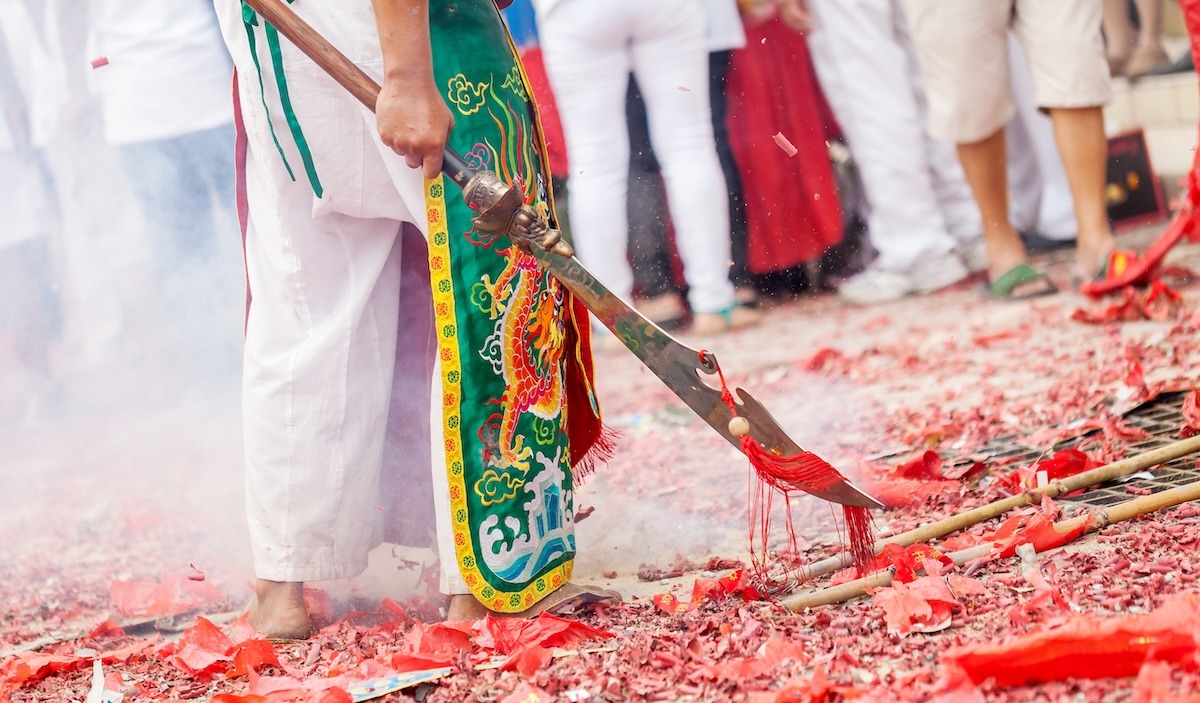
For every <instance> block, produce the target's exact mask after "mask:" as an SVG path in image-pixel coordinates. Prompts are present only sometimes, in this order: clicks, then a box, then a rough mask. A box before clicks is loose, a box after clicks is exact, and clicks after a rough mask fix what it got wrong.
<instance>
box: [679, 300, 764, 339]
mask: <svg viewBox="0 0 1200 703" xmlns="http://www.w3.org/2000/svg"><path fill="white" fill-rule="evenodd" d="M760 320H762V313H761V312H759V311H758V310H755V309H753V308H748V307H746V306H744V305H740V304H738V303H734V304H733V305H730V306H729V307H727V308H725V309H724V310H721V311H718V312H700V313H696V314H695V316H693V318H692V334H696V335H714V334H721V333H723V332H732V331H733V330H740V329H745V328H747V327H753V326H754V325H757V324H758V323H759V321H760Z"/></svg>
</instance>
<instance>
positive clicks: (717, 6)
mask: <svg viewBox="0 0 1200 703" xmlns="http://www.w3.org/2000/svg"><path fill="white" fill-rule="evenodd" d="M745 45H746V30H745V29H744V28H743V27H742V16H741V14H740V13H738V6H737V0H708V50H709V51H728V50H730V49H740V48H742V47H743V46H745Z"/></svg>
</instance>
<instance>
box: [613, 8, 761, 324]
mask: <svg viewBox="0 0 1200 703" xmlns="http://www.w3.org/2000/svg"><path fill="white" fill-rule="evenodd" d="M706 9H707V11H708V95H709V108H710V112H711V115H712V126H713V142H714V143H715V145H716V148H717V158H719V159H720V161H721V171H722V172H723V173H724V175H725V189H726V193H727V195H728V199H729V239H730V250H731V269H730V278H731V279H732V280H733V283H734V289H735V298H736V300H737V302H738V304H739V305H744V306H747V307H754V306H756V305H757V304H758V295H757V292H756V291H755V289H754V286H753V282H752V280H751V277H750V275H749V270H748V268H747V266H746V253H747V252H746V246H747V244H746V205H745V201H744V199H743V191H742V180H741V176H740V175H739V173H738V165H737V162H736V160H735V159H734V156H733V150H732V147H731V146H730V140H729V129H728V127H727V123H726V117H727V114H728V98H727V90H726V85H727V82H728V76H729V67H730V63H731V61H732V58H733V54H734V53H735V51H734V50H735V49H740V48H741V47H743V46H745V44H746V35H745V33H744V32H743V31H742V21H741V17H740V16H739V13H738V6H737V2H736V0H708V1H707V3H706ZM625 118H626V120H627V122H628V127H629V146H630V152H631V158H630V161H629V194H628V207H629V258H630V261H631V263H632V264H633V279H634V295H635V300H636V302H637V308H638V310H640V311H641V312H642V313H643V314H645V315H646V316H647V317H649V318H650V319H651V320H654V321H655V322H657V323H659V324H662V325H666V326H667V327H679V326H682V325H683V323H684V322H685V321H686V319H687V315H688V310H687V305H686V304H685V303H684V300H683V296H682V293H683V292H684V291H686V285H684V283H683V281H682V277H681V276H680V275H679V273H680V272H679V270H678V269H679V267H678V266H677V263H678V259H677V258H676V256H675V250H674V248H673V247H672V241H673V239H674V236H673V228H672V227H671V222H670V217H669V216H668V214H667V203H666V199H665V189H664V187H663V181H662V172H661V168H660V166H659V163H658V159H657V158H656V157H655V155H654V147H653V146H652V144H651V141H650V127H649V123H648V122H647V118H646V103H645V101H644V100H643V99H642V94H641V91H640V90H639V89H638V84H637V79H636V78H635V77H634V76H632V75H631V76H630V79H629V91H628V94H627V95H626V106H625Z"/></svg>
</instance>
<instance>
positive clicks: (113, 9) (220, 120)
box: [88, 0, 233, 144]
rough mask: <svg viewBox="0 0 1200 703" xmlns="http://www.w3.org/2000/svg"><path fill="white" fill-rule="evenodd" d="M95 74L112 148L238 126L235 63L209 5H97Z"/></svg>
mask: <svg viewBox="0 0 1200 703" xmlns="http://www.w3.org/2000/svg"><path fill="white" fill-rule="evenodd" d="M90 5H91V7H90V12H89V17H88V20H89V27H88V29H89V32H88V34H89V36H88V49H89V55H90V56H92V57H93V58H99V57H104V58H106V59H107V60H108V64H107V65H105V66H101V67H99V68H97V69H95V70H91V69H89V70H90V72H91V75H90V79H91V84H92V87H93V89H94V90H95V91H96V93H97V94H98V95H99V96H100V103H101V106H102V110H103V115H104V136H105V139H107V140H108V141H109V142H110V143H112V144H133V143H136V142H144V141H153V140H158V139H170V138H172V137H178V136H181V135H184V134H188V133H191V132H198V131H202V130H206V129H212V128H214V127H219V126H221V125H224V124H229V123H230V122H232V121H233V107H232V99H231V97H230V96H231V95H232V93H231V87H230V86H231V82H230V81H231V76H232V70H233V68H232V66H233V65H232V63H231V62H230V59H229V54H228V52H227V51H226V50H225V44H224V42H223V41H222V40H221V33H220V30H219V29H218V27H217V21H216V16H215V14H214V12H213V6H212V2H211V0H91V3H90Z"/></svg>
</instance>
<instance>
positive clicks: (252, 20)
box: [242, 3, 296, 181]
mask: <svg viewBox="0 0 1200 703" xmlns="http://www.w3.org/2000/svg"><path fill="white" fill-rule="evenodd" d="M242 24H244V25H246V40H247V41H248V42H249V44H250V58H252V59H254V72H255V73H257V74H258V93H259V95H261V96H262V104H263V112H265V113H266V115H267V129H269V130H271V141H273V142H275V149H277V150H278V151H279V158H280V159H281V160H282V161H283V167H284V168H285V169H287V174H288V177H289V178H291V179H292V180H293V181H294V180H296V174H294V173H292V166H291V164H289V163H288V160H287V157H286V156H284V154H283V146H281V145H280V144H279V137H277V136H275V125H274V124H273V123H272V122H271V110H270V108H268V107H267V90H266V88H265V87H263V75H262V66H260V65H259V63H258V42H257V40H256V39H255V38H254V28H255V27H256V26H258V14H257V13H256V12H255V11H254V10H253V9H252V8H251V7H250V6H249V5H247V4H246V3H242Z"/></svg>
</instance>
